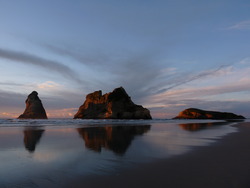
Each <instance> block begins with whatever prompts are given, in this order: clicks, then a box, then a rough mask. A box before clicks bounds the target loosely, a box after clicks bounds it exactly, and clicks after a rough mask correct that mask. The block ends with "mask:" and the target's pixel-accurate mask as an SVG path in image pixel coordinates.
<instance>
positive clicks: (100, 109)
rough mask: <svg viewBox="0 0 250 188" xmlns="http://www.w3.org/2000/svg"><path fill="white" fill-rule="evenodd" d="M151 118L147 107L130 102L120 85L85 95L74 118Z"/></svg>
mask: <svg viewBox="0 0 250 188" xmlns="http://www.w3.org/2000/svg"><path fill="white" fill-rule="evenodd" d="M76 118H81V119H152V118H151V115H150V112H149V110H148V109H146V108H143V107H142V106H140V105H136V104H134V103H133V102H132V100H131V99H130V97H129V96H128V94H127V93H126V91H125V90H124V89H123V88H122V87H120V88H116V89H115V90H114V91H113V92H110V93H106V94H104V95H102V91H95V92H93V93H90V94H88V95H87V96H86V100H85V102H84V103H83V105H82V106H80V108H79V110H78V112H77V113H76V114H75V116H74V119H76Z"/></svg>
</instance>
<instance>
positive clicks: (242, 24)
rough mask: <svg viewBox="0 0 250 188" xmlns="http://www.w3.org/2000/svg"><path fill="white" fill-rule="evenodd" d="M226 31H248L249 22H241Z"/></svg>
mask: <svg viewBox="0 0 250 188" xmlns="http://www.w3.org/2000/svg"><path fill="white" fill-rule="evenodd" d="M227 29H228V30H249V29H250V20H246V21H241V22H239V23H236V24H234V25H232V26H230V27H228V28H227Z"/></svg>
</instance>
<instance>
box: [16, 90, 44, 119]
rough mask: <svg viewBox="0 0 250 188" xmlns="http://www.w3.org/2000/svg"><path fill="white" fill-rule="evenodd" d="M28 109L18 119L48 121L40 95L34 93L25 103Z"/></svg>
mask: <svg viewBox="0 0 250 188" xmlns="http://www.w3.org/2000/svg"><path fill="white" fill-rule="evenodd" d="M25 103H26V108H25V110H24V113H23V114H21V115H20V116H19V117H18V119H48V118H47V115H46V112H45V109H44V108H43V104H42V102H41V100H40V99H39V97H38V93H37V92H36V91H33V92H32V93H31V94H29V96H28V98H27V99H26V101H25Z"/></svg>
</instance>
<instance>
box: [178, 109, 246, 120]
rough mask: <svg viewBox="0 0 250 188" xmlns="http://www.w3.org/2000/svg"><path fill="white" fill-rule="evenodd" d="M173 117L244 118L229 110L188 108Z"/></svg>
mask: <svg viewBox="0 0 250 188" xmlns="http://www.w3.org/2000/svg"><path fill="white" fill-rule="evenodd" d="M174 119H245V117H243V116H241V115H236V114H233V113H230V112H216V111H206V110H200V109H196V108H188V109H186V110H184V111H182V112H180V113H179V115H178V116H176V117H175V118H174Z"/></svg>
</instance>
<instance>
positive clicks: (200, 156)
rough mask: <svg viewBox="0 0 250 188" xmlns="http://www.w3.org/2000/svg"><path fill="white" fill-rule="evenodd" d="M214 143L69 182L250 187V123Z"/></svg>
mask: <svg viewBox="0 0 250 188" xmlns="http://www.w3.org/2000/svg"><path fill="white" fill-rule="evenodd" d="M235 126H237V127H238V129H239V131H238V132H235V133H231V134H228V135H226V136H225V137H223V138H221V139H220V140H219V141H218V142H216V143H213V144H211V145H210V146H200V147H197V148H196V149H194V150H192V151H191V152H187V153H186V154H183V155H179V156H175V157H172V158H168V159H161V160H158V161H155V162H152V163H148V164H143V165H140V166H137V167H136V168H132V169H128V170H124V171H122V172H120V173H119V174H117V175H112V176H108V175H107V176H94V177H91V178H89V179H88V180H84V181H82V180H81V179H78V180H75V181H74V182H70V183H69V184H67V185H66V187H68V186H69V185H70V186H72V187H89V188H95V187H96V188H97V187H102V186H105V187H107V188H117V187H120V188H127V187H129V188H151V187H157V188H163V187H169V188H182V187H183V188H187V187H192V188H194V187H197V188H198V187H199V188H200V187H203V188H211V187H213V188H216V187H218V188H248V187H250V179H249V174H250V123H239V124H237V125H235Z"/></svg>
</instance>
